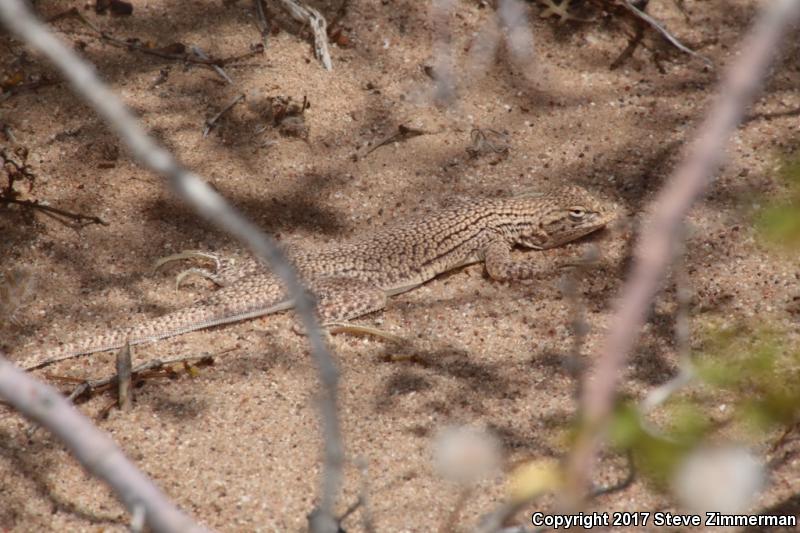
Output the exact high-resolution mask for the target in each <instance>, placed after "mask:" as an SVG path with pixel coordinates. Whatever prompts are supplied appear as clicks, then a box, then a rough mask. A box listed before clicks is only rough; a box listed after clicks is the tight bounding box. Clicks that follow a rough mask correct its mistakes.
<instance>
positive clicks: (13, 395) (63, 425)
mask: <svg viewBox="0 0 800 533" xmlns="http://www.w3.org/2000/svg"><path fill="white" fill-rule="evenodd" d="M0 396H2V397H3V398H5V399H6V400H8V402H9V403H10V404H11V405H12V406H14V408H15V409H16V410H18V411H19V412H21V413H22V414H23V415H25V416H26V417H28V418H29V419H31V420H33V421H35V422H37V423H38V424H41V425H42V426H44V427H46V428H47V429H48V430H49V431H50V432H51V433H53V434H54V435H55V436H56V437H57V438H58V439H59V440H61V441H62V442H63V443H64V444H65V445H66V446H67V448H68V449H69V451H70V452H71V453H72V454H73V455H74V456H75V457H76V458H77V459H78V461H79V462H80V463H81V464H82V465H83V467H84V468H85V469H86V470H88V471H89V472H90V473H92V474H94V475H95V476H97V477H99V478H100V479H102V480H103V481H105V482H106V483H108V484H109V485H110V486H111V489H112V490H113V491H114V492H115V493H116V495H117V497H118V498H119V499H120V501H122V503H123V504H124V505H125V507H127V509H128V511H129V512H130V513H131V514H132V515H135V514H136V513H137V512H139V513H141V512H142V511H141V510H140V509H142V510H143V512H144V518H145V521H146V522H147V524H148V525H149V526H150V527H152V528H153V530H154V531H158V532H162V531H163V532H173V531H174V532H192V533H195V532H196V533H201V532H205V531H208V530H207V529H205V528H204V527H201V526H199V525H198V524H196V523H194V522H193V521H192V519H191V518H189V517H188V516H186V515H185V514H184V513H182V512H181V511H180V510H179V509H178V508H177V507H175V506H174V505H173V504H172V503H171V502H170V501H169V500H168V499H167V497H166V495H165V494H164V493H163V492H161V490H160V489H159V488H158V487H157V486H156V485H155V484H154V483H153V482H152V481H151V480H150V479H149V478H148V477H147V476H145V475H144V474H143V473H142V472H141V471H139V469H137V468H136V466H135V465H134V464H133V463H132V462H131V461H130V460H128V458H127V457H125V454H124V453H122V450H120V449H119V448H118V447H117V445H116V444H114V441H113V440H112V439H111V437H109V436H108V435H106V433H104V432H103V431H101V430H99V429H98V428H96V427H95V426H94V425H93V424H92V422H91V421H90V420H89V419H88V418H86V417H85V416H83V415H82V414H81V413H80V412H79V411H78V410H77V409H75V408H74V407H73V406H72V404H71V403H70V402H69V401H68V400H66V399H65V398H64V397H63V396H61V394H59V393H58V391H57V390H55V389H54V388H53V387H50V386H49V385H45V384H44V383H41V382H39V381H37V380H36V379H34V378H33V377H32V376H31V375H30V374H28V373H26V372H23V371H22V370H20V369H18V368H17V367H16V366H14V365H13V364H12V363H10V362H9V361H8V360H7V359H6V358H5V357H3V356H2V355H1V354H0ZM137 510H138V511H137Z"/></svg>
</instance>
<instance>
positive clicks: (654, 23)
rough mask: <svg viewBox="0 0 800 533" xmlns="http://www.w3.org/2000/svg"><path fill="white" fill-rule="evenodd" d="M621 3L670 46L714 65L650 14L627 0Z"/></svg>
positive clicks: (710, 65)
mask: <svg viewBox="0 0 800 533" xmlns="http://www.w3.org/2000/svg"><path fill="white" fill-rule="evenodd" d="M622 5H623V6H624V7H625V9H627V10H628V11H629V12H630V13H631V14H632V15H633V16H635V17H637V18H639V19H640V20H642V21H643V22H645V23H646V24H647V25H648V26H650V27H651V28H653V29H654V30H656V31H657V32H658V33H660V34H661V36H662V37H664V39H666V40H667V42H669V43H670V44H671V45H672V46H674V47H675V48H677V49H678V50H680V51H681V52H683V53H685V54H689V55H690V56H692V57H696V58H697V59H700V60H701V61H703V62H704V63H705V64H706V65H708V66H709V67H712V68H713V67H714V63H713V62H712V61H711V60H710V59H709V58H707V57H706V56H704V55H703V54H699V53H697V52H695V51H694V50H692V49H691V48H689V47H688V46H686V45H684V44H683V43H681V42H680V41H679V40H678V39H677V38H676V37H675V36H673V35H672V34H671V33H670V32H668V31H667V29H666V28H665V27H664V26H662V25H661V24H659V22H658V21H657V20H656V19H654V18H653V17H651V16H650V15H648V14H647V13H645V12H644V11H642V10H640V9H638V8H637V7H636V6H634V5H633V4H631V3H630V2H629V0H622ZM615 63H616V61H615Z"/></svg>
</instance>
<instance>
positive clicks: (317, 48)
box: [278, 0, 333, 70]
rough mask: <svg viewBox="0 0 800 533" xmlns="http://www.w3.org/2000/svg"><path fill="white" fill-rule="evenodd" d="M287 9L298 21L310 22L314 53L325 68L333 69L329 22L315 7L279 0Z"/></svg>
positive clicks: (291, 0)
mask: <svg viewBox="0 0 800 533" xmlns="http://www.w3.org/2000/svg"><path fill="white" fill-rule="evenodd" d="M278 1H279V2H280V3H281V4H282V5H283V8H284V9H286V11H288V12H289V14H290V15H291V16H292V18H293V19H295V20H296V21H298V22H302V23H304V24H308V25H309V26H310V27H311V31H312V33H313V34H314V55H315V56H316V57H317V59H319V61H320V63H322V66H323V67H325V70H333V61H331V54H330V52H329V51H328V31H327V27H328V23H327V22H326V21H325V17H323V16H322V13H320V12H319V11H317V10H316V9H314V8H313V7H310V6H307V5H303V4H301V3H300V2H298V1H297V0H278Z"/></svg>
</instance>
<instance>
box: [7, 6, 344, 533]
mask: <svg viewBox="0 0 800 533" xmlns="http://www.w3.org/2000/svg"><path fill="white" fill-rule="evenodd" d="M0 16H1V17H2V19H3V21H4V23H5V25H6V27H7V28H8V30H9V32H11V33H14V34H16V35H17V36H19V37H20V38H22V39H24V40H25V41H26V42H27V43H28V44H29V45H31V46H33V47H34V48H36V49H37V50H39V52H41V53H43V54H44V55H46V56H47V57H48V58H49V59H50V60H51V61H52V62H53V63H55V65H56V66H57V67H58V68H59V70H61V72H62V74H63V75H64V77H66V78H67V79H68V80H69V81H70V83H71V84H72V86H73V89H74V90H75V92H76V93H77V94H78V95H79V96H81V97H82V98H84V99H85V100H86V101H87V102H88V103H89V104H90V105H91V106H92V107H93V108H94V109H95V111H96V112H97V113H98V114H99V115H100V116H101V117H102V118H103V119H104V120H105V121H106V122H107V123H108V125H109V126H110V127H111V128H112V129H113V130H114V131H115V132H116V133H117V135H119V136H120V138H121V139H122V141H123V142H124V143H125V144H126V145H127V146H128V149H129V150H130V151H131V152H132V154H133V155H134V157H135V158H137V159H138V160H139V161H141V162H142V164H144V165H145V166H147V167H148V168H150V169H151V170H152V171H153V172H156V173H158V174H161V175H163V176H165V177H166V178H167V180H168V182H169V184H170V186H171V187H172V189H173V190H174V191H175V193H176V194H177V195H178V196H180V197H181V198H183V199H184V200H185V201H186V202H187V203H189V205H191V206H192V208H193V209H194V210H195V211H196V212H197V213H198V214H199V215H201V216H203V217H204V218H206V219H207V220H209V221H211V222H213V223H214V224H216V225H217V226H218V227H220V228H222V229H223V230H225V231H227V232H229V233H230V234H231V235H233V236H234V237H236V238H237V239H239V240H240V241H241V242H243V243H244V244H245V245H246V246H247V247H248V248H250V250H251V251H252V252H253V254H254V255H255V256H256V257H258V258H260V259H262V260H264V261H265V262H266V263H267V264H269V265H270V267H271V268H272V271H273V272H274V273H275V275H276V276H277V277H278V278H279V279H280V280H281V281H283V283H284V284H285V286H286V290H287V292H288V294H289V295H290V296H291V298H292V300H293V301H294V305H295V311H296V312H297V314H298V316H299V317H300V319H301V320H302V323H303V326H304V328H305V331H306V332H307V335H308V338H309V342H310V345H311V353H312V355H313V357H314V359H315V362H316V365H317V369H318V372H319V375H320V382H321V389H322V390H321V398H320V402H319V406H320V407H319V408H320V416H321V424H322V439H323V443H324V465H323V469H322V484H321V494H320V502H319V510H320V515H321V516H322V517H324V519H323V520H320V521H318V523H320V524H321V525H320V526H319V528H318V529H317V530H316V531H325V532H327V531H336V522H335V519H334V515H333V506H334V503H335V501H336V497H337V495H338V492H339V488H340V486H341V483H342V463H343V457H344V449H343V445H342V439H341V433H340V427H339V417H338V410H337V386H338V380H339V373H338V370H337V369H336V365H335V363H334V361H333V358H332V357H331V354H330V352H329V351H328V348H327V346H326V344H325V341H324V340H323V337H322V332H321V330H320V327H319V322H318V320H317V318H316V313H315V307H314V302H313V300H312V297H311V296H310V295H309V293H308V292H307V291H306V289H305V288H304V287H303V286H302V285H301V284H300V281H299V279H298V277H297V273H296V272H295V269H294V267H293V266H292V265H291V264H290V263H289V262H288V260H287V259H286V257H285V255H284V254H283V252H281V250H280V248H279V247H278V246H277V245H276V243H275V242H274V240H273V239H271V238H270V237H268V236H267V235H265V234H263V233H262V232H261V231H260V230H259V229H258V227H257V226H255V225H254V224H253V223H252V222H250V221H248V220H247V219H245V218H244V217H243V216H242V215H240V214H239V213H238V212H237V211H236V210H235V209H233V208H232V207H231V206H230V205H229V204H228V202H226V201H225V199H224V198H222V197H221V196H220V195H219V194H217V193H216V192H215V191H214V190H213V189H212V188H211V187H210V186H209V185H208V184H207V183H206V182H205V181H204V180H202V179H201V178H200V176H198V175H197V174H195V173H193V172H191V171H189V170H188V169H186V168H184V167H183V166H182V165H180V164H179V163H178V162H177V161H176V160H175V158H174V157H173V156H172V154H170V152H168V151H167V150H166V149H164V148H163V147H162V146H160V145H159V144H157V143H156V142H155V140H154V139H152V138H151V137H150V136H148V135H147V133H146V132H145V131H144V129H142V127H141V126H140V125H139V123H138V122H137V120H136V119H135V117H134V116H133V114H131V112H130V111H128V109H127V108H126V107H125V106H124V105H123V104H122V102H121V101H120V99H119V97H117V95H116V94H115V93H114V92H113V91H112V90H111V89H110V88H109V87H107V86H106V85H105V84H104V83H103V82H102V81H100V79H99V78H98V76H97V74H96V73H95V70H94V69H93V68H92V66H91V65H89V64H88V63H86V62H85V61H83V60H82V59H81V58H79V57H78V56H77V55H76V54H75V52H73V50H72V48H71V47H69V46H65V44H64V43H63V42H61V41H60V40H59V39H58V38H57V37H55V36H54V35H53V34H52V33H51V32H50V31H49V30H48V29H47V27H46V26H45V25H44V24H42V23H41V22H39V21H38V20H36V18H35V17H34V16H33V15H32V14H31V13H30V11H28V9H27V8H26V7H25V6H24V5H23V4H22V2H21V1H20V0H4V1H2V2H0Z"/></svg>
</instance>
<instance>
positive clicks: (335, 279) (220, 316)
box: [17, 185, 616, 371]
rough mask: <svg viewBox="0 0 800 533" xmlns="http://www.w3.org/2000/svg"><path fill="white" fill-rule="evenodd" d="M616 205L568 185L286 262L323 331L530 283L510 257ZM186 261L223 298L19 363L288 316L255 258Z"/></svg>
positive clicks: (577, 230)
mask: <svg viewBox="0 0 800 533" xmlns="http://www.w3.org/2000/svg"><path fill="white" fill-rule="evenodd" d="M615 211H616V206H615V205H614V204H611V203H610V202H607V201H604V200H601V199H600V198H598V197H596V196H594V195H592V194H590V193H589V192H588V191H587V190H586V189H584V188H582V187H579V186H576V185H568V186H562V187H557V188H551V189H548V190H545V191H542V192H535V193H525V194H519V195H516V196H510V197H507V198H481V199H472V200H469V201H464V202H460V203H459V204H457V205H454V206H451V207H449V208H445V209H442V210H439V211H436V212H433V213H432V214H429V215H427V216H422V217H419V218H416V219H412V220H410V221H406V222H403V223H399V224H397V225H394V226H389V227H387V228H384V229H380V230H377V231H374V232H372V233H371V234H368V235H366V236H363V237H360V238H355V239H354V240H352V241H349V242H345V243H343V244H338V245H330V246H326V247H322V248H321V249H317V250H299V251H292V252H291V253H290V254H289V259H290V260H291V261H292V262H293V264H294V266H295V268H296V269H297V272H298V275H299V277H300V280H301V281H302V282H303V283H304V285H305V286H306V287H307V288H308V289H309V290H310V291H311V293H312V294H313V295H314V296H315V297H316V300H317V312H318V314H319V318H320V320H321V323H322V324H323V326H326V325H330V324H337V323H342V322H346V321H349V320H352V319H355V318H358V317H361V316H363V315H366V314H369V313H372V312H376V311H379V310H382V309H383V308H384V307H386V305H387V300H388V298H389V297H390V296H394V295H397V294H400V293H403V292H406V291H410V290H412V289H414V288H416V287H419V286H420V285H422V284H423V283H425V282H427V281H429V280H431V279H433V278H434V277H436V276H438V275H439V274H442V273H444V272H448V271H450V270H454V269H457V268H460V267H463V266H466V265H470V264H474V263H479V262H483V263H484V265H485V269H486V272H487V273H488V275H489V277H490V278H492V279H494V280H498V281H507V280H525V279H531V278H533V277H535V276H536V275H537V273H539V272H540V271H541V269H540V268H539V267H537V265H536V264H535V263H534V262H532V261H524V260H523V261H515V260H514V259H513V258H512V250H513V249H514V248H515V247H517V246H518V247H521V248H526V249H533V250H544V249H549V248H555V247H558V246H562V245H564V244H567V243H569V242H571V241H574V240H576V239H579V238H581V237H583V236H585V235H588V234H590V233H593V232H595V231H597V230H599V229H601V228H603V227H605V226H606V225H607V224H608V223H609V222H610V221H612V220H613V219H614V218H615V215H616V213H615ZM187 258H206V259H212V260H214V261H215V262H216V267H215V269H214V270H209V269H199V268H192V269H189V270H186V271H184V272H183V273H182V274H181V275H179V277H178V283H179V284H180V279H182V277H184V276H185V275H187V274H200V275H203V276H205V277H208V278H209V279H211V280H212V281H213V282H214V283H216V284H217V285H219V286H220V287H221V288H219V289H218V290H217V291H215V292H214V293H213V294H211V295H210V296H208V297H207V298H205V299H202V300H200V301H198V302H196V303H195V304H192V305H190V306H188V307H185V308H182V309H178V310H176V311H173V312H170V313H167V314H165V315H162V316H160V317H156V318H152V319H146V320H144V321H141V322H140V323H137V324H134V325H132V326H130V327H126V328H116V329H110V330H108V331H107V332H105V333H101V334H97V335H92V336H88V337H86V338H84V339H79V340H78V341H76V342H73V343H67V344H63V345H61V346H59V347H56V348H54V349H51V350H49V351H47V352H45V353H44V354H42V355H32V356H30V357H28V358H26V359H25V360H24V361H22V362H19V363H17V364H18V365H19V366H21V367H22V368H24V369H26V370H29V371H30V370H35V369H38V368H42V367H44V366H47V365H49V364H52V363H55V362H58V361H63V360H66V359H72V358H75V357H79V356H83V355H88V354H92V353H96V352H102V351H107V350H112V349H118V348H121V347H122V346H124V345H125V344H130V345H136V344H144V343H149V342H155V341H158V340H160V339H165V338H168V337H174V336H177V335H182V334H184V333H188V332H191V331H195V330H199V329H205V328H210V327H214V326H219V325H223V324H228V323H232V322H239V321H243V320H247V319H252V318H256V317H260V316H263V315H269V314H272V313H277V312H280V311H285V310H288V309H291V308H292V306H293V301H292V299H291V298H290V297H289V296H288V295H287V294H286V291H285V289H284V287H283V285H282V283H281V282H280V281H279V280H278V279H277V277H276V276H275V275H274V274H272V273H271V272H270V271H269V269H268V268H267V267H265V266H263V265H262V264H261V263H260V262H259V261H258V260H257V259H255V258H252V259H249V260H247V261H245V262H244V264H242V265H238V266H236V265H233V263H230V262H223V261H221V260H220V259H219V257H217V256H216V255H213V254H208V253H202V252H184V253H182V254H176V255H174V256H170V257H167V258H164V259H163V260H161V261H160V262H159V263H158V264H157V266H158V265H160V264H164V263H166V262H169V261H173V260H178V259H187Z"/></svg>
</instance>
